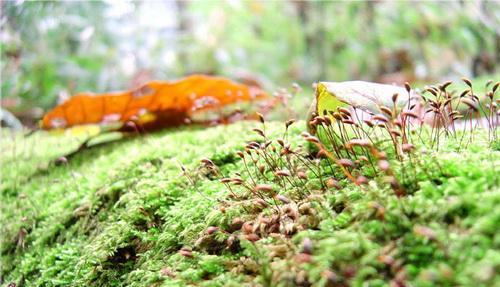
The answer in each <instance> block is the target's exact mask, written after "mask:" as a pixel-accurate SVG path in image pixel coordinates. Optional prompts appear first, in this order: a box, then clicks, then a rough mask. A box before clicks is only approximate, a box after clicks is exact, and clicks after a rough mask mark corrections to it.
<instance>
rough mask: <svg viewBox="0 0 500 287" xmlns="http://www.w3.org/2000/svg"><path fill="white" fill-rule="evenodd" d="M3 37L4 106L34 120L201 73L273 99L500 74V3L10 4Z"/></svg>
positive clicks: (5, 4)
mask: <svg viewBox="0 0 500 287" xmlns="http://www.w3.org/2000/svg"><path fill="white" fill-rule="evenodd" d="M0 33H1V100H2V102H1V104H2V107H3V108H4V109H7V110H10V111H11V112H13V113H14V114H15V115H16V116H17V117H19V118H21V119H22V120H23V121H24V122H25V123H30V122H31V123H32V124H33V123H35V122H36V119H37V118H39V117H40V116H41V115H42V113H43V112H44V111H46V110H47V109H48V108H50V107H52V106H53V105H55V104H56V103H57V102H58V101H61V100H64V99H65V98H67V97H69V96H70V95H72V94H74V93H76V92H82V91H94V92H104V91H111V90H123V89H129V88H133V87H136V86H137V85H140V84H142V83H144V82H146V81H149V80H151V79H161V80H168V79H176V78H179V77H181V76H184V75H187V74H191V73H208V74H218V75H224V76H228V77H230V78H232V79H236V80H243V81H245V80H246V81H258V82H260V83H261V85H262V86H263V87H264V88H266V89H267V90H269V91H274V90H276V89H277V88H278V87H289V86H290V85H291V83H292V82H298V83H300V84H303V85H304V86H310V85H311V83H312V82H314V81H318V80H329V81H344V80H353V79H362V80H369V81H377V82H384V83H403V82H405V81H409V82H412V83H429V82H435V81H440V80H444V79H456V78H459V77H461V76H467V77H486V78H496V79H497V80H498V78H499V75H500V72H499V67H498V66H499V63H500V2H498V1H490V2H488V1H443V2H417V1H415V2H401V1H373V2H371V1H370V2H298V1H248V2H247V1H189V2H186V1H134V2H124V1H104V2H97V1H60V2H28V1H26V2H24V1H2V2H1V32H0ZM308 96H310V95H309V94H308ZM308 104H309V102H307V103H305V104H304V105H305V106H307V105H308Z"/></svg>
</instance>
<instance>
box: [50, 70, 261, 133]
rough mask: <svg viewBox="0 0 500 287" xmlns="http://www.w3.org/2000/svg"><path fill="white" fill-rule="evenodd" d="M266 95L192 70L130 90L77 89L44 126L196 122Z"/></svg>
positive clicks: (150, 126)
mask: <svg viewBox="0 0 500 287" xmlns="http://www.w3.org/2000/svg"><path fill="white" fill-rule="evenodd" d="M267 98H268V95H267V94H266V93H265V92H263V91H262V90H261V89H259V88H257V87H254V86H246V85H242V84H238V83H235V82H232V81H230V80H228V79H225V78H220V77H213V76H206V75H192V76H188V77H186V78H184V79H181V80H178V81H172V82H169V81H152V82H149V83H147V84H145V85H143V86H142V87H140V88H138V89H135V90H131V91H124V92H115V93H104V94H92V93H81V94H77V95H75V96H73V97H71V98H70V99H68V100H67V101H65V102H64V103H62V104H60V105H58V106H56V107H55V108H54V109H52V110H51V111H49V112H48V113H47V114H45V116H44V117H43V119H42V122H41V127H42V128H44V129H55V128H67V127H72V126H77V125H84V124H116V123H118V124H122V125H123V124H125V123H127V122H133V123H135V124H137V125H140V126H141V128H143V129H155V128H162V127H168V126H176V125H181V124H185V123H188V122H191V118H192V116H193V114H194V113H195V112H199V111H207V110H215V109H220V108H222V107H225V106H227V105H230V104H234V103H239V102H251V101H257V100H263V99H267ZM123 126H126V125H123Z"/></svg>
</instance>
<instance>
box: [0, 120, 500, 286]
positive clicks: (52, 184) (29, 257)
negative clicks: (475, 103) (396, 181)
mask: <svg viewBox="0 0 500 287" xmlns="http://www.w3.org/2000/svg"><path fill="white" fill-rule="evenodd" d="M304 125H305V124H304V123H297V124H295V125H293V126H292V127H291V129H290V130H289V131H288V134H287V137H288V141H289V142H290V143H291V144H292V147H298V146H299V145H302V144H304V140H303V139H302V137H301V136H300V133H301V132H302V130H303V127H304ZM255 127H259V125H258V124H257V123H237V124H233V125H230V126H218V127H214V128H195V127H193V128H189V129H183V130H170V131H165V132H162V133H158V134H151V135H147V136H144V137H137V138H133V139H128V140H122V141H119V142H114V143H111V144H108V145H105V146H102V147H99V148H94V149H89V150H84V151H82V152H80V153H79V154H77V155H76V156H75V157H73V158H71V160H70V161H69V162H67V163H63V164H62V165H60V166H55V165H53V164H50V161H51V160H52V159H54V158H57V157H58V156H60V155H62V154H65V153H67V152H69V151H71V150H72V149H74V148H76V147H77V146H78V144H79V140H78V139H75V138H71V137H54V136H50V135H47V134H44V133H38V134H34V135H32V136H30V137H27V138H22V137H20V136H17V135H12V134H6V133H4V134H3V135H2V137H3V138H2V143H1V145H2V146H1V158H2V175H1V184H2V185H1V195H2V197H1V201H2V206H1V212H2V227H1V228H2V239H1V240H2V241H1V243H2V244H1V252H2V266H1V272H2V274H1V280H2V283H3V284H5V285H8V284H9V283H12V282H14V283H16V284H17V286H71V285H72V286H84V285H90V286H184V285H191V284H192V285H199V286H240V285H242V284H246V285H249V286H253V285H262V286H293V285H297V286H310V285H313V286H325V285H327V286H347V285H354V286H360V285H364V284H366V285H368V286H386V285H389V284H393V285H392V286H404V284H410V285H414V286H436V285H440V286H457V285H462V286H471V285H476V286H493V285H494V284H495V282H497V283H498V282H499V281H500V276H499V275H498V274H499V272H498V270H499V268H500V248H499V247H500V238H499V233H498V231H497V230H499V227H500V224H499V222H500V209H498V208H497V207H498V205H499V204H500V187H499V186H500V184H499V179H498V174H500V151H499V150H498V144H493V145H492V147H490V145H489V144H488V141H487V132H484V131H477V132H475V134H474V136H475V140H474V141H473V143H472V144H470V145H468V146H467V148H465V149H461V150H460V151H457V148H456V143H455V142H453V141H451V140H450V141H444V142H441V143H440V148H439V151H434V150H424V149H423V148H421V149H420V148H419V149H417V152H418V154H416V157H417V158H418V161H419V163H418V165H416V166H413V167H411V168H410V167H408V166H397V168H398V174H401V176H402V183H403V184H404V185H405V186H406V187H407V188H408V190H409V192H408V194H407V195H405V196H403V197H397V196H396V195H394V192H392V190H391V188H390V187H388V185H387V184H385V183H384V182H383V180H379V179H378V178H377V177H375V178H373V179H371V180H369V182H368V184H367V185H365V186H364V187H360V186H357V185H354V184H352V183H350V182H349V181H347V180H345V179H340V180H339V183H338V184H333V185H329V186H327V187H326V188H321V186H322V185H323V183H321V182H320V180H318V178H317V177H316V176H315V175H314V174H312V173H309V180H308V181H307V182H306V183H304V184H305V185H310V186H308V188H309V189H310V190H313V191H314V192H310V193H308V194H307V195H305V196H303V197H300V198H296V197H294V196H293V194H292V193H291V191H290V193H287V191H285V192H284V193H283V194H284V196H283V198H281V199H282V202H280V203H276V206H281V207H283V208H281V209H280V208H278V209H279V210H280V212H282V213H279V216H280V217H279V220H281V221H279V224H278V225H279V226H278V227H277V230H275V231H272V230H268V229H266V230H264V229H265V228H264V227H266V226H269V220H271V221H272V220H273V219H272V218H273V216H275V215H276V213H275V212H274V211H273V210H274V209H275V207H274V206H273V205H271V206H269V205H267V204H266V203H262V202H260V201H258V198H251V197H250V198H247V199H248V202H249V203H244V201H243V200H236V199H235V197H234V196H232V195H231V192H230V190H228V188H227V187H226V186H224V185H223V184H222V183H221V182H220V181H219V177H217V176H216V175H214V174H213V173H211V172H209V171H207V170H206V169H204V168H202V167H201V166H200V160H201V159H203V158H208V159H210V160H211V161H212V162H213V163H214V164H215V165H217V169H218V172H220V173H222V174H224V175H225V176H233V175H234V174H236V173H244V171H245V170H246V167H245V164H246V163H245V162H244V161H242V160H241V158H240V157H238V156H237V155H236V153H235V152H236V151H238V150H243V148H244V146H245V145H246V144H247V143H248V142H249V141H258V140H259V136H258V135H255V134H254V133H251V132H249V131H250V130H251V129H252V128H255ZM283 132H284V127H283V124H282V123H267V124H266V133H267V135H268V137H269V138H271V139H276V138H282V136H283ZM248 164H250V165H251V163H248ZM248 168H250V169H253V168H255V167H254V166H250V167H248ZM183 170H184V171H183ZM327 170H328V168H327V167H324V172H325V173H326V172H327ZM405 171H406V173H405ZM332 172H334V171H332ZM243 177H245V175H243ZM337 187H338V188H337ZM235 192H236V193H238V192H239V190H238V191H235ZM285 196H287V197H285ZM285 215H286V216H287V217H286V219H284V217H283V216H285ZM269 218H271V219H269ZM286 220H288V221H286ZM248 222H251V225H252V228H253V231H251V232H245V228H246V227H245V223H248ZM259 222H260V223H259ZM284 222H289V223H290V225H286V223H284ZM261 223H262V225H259V224H261ZM242 224H243V227H242V226H241V225H242ZM265 224H268V225H265ZM247 225H248V224H247ZM255 226H264V227H262V228H261V230H259V231H256V227H255ZM255 234H258V238H253V237H252V236H253V235H255ZM397 284H399V285H397Z"/></svg>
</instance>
